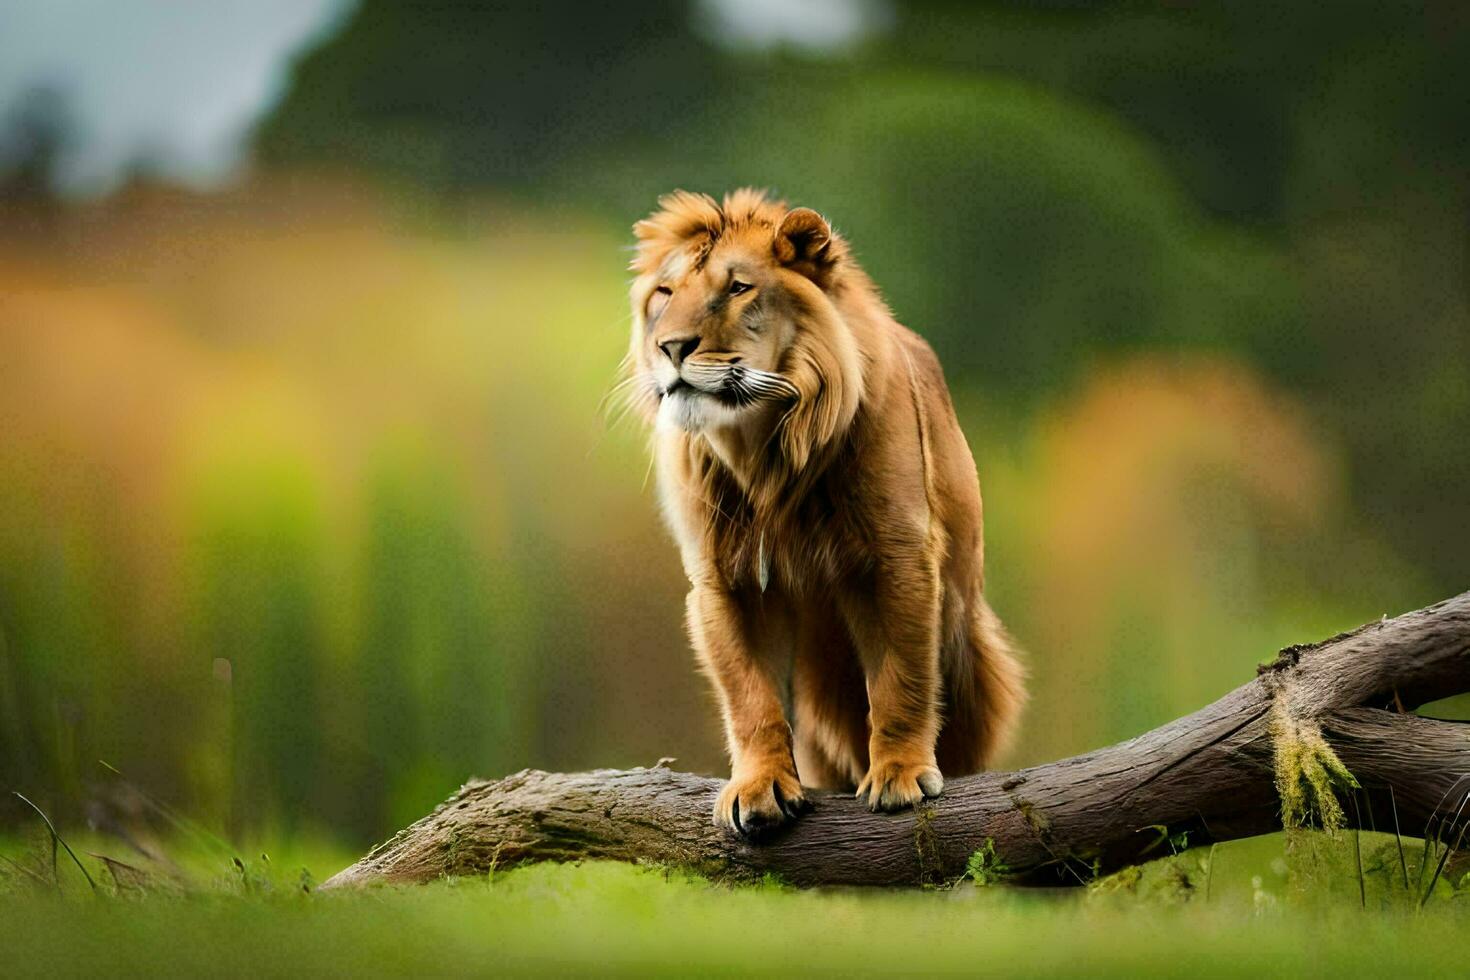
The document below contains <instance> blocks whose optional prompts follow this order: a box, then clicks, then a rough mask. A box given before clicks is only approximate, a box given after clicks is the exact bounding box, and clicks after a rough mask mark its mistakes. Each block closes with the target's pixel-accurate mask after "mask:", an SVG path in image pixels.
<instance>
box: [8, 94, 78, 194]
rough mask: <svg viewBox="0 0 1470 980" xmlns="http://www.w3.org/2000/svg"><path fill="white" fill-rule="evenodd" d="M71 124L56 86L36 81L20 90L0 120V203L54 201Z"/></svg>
mask: <svg viewBox="0 0 1470 980" xmlns="http://www.w3.org/2000/svg"><path fill="white" fill-rule="evenodd" d="M75 125H76V124H75V121H74V120H73V118H72V115H71V110H70V108H69V106H68V103H67V98H66V93H65V91H64V90H63V89H61V88H60V87H58V86H54V85H36V86H33V87H31V88H29V89H26V90H25V92H23V93H22V94H21V96H20V97H19V98H18V99H17V100H16V102H15V104H14V106H13V107H12V108H11V110H10V112H9V113H8V114H7V115H6V117H5V120H4V122H3V123H0V205H5V204H11V205H16V204H19V205H23V206H28V207H31V208H35V207H37V206H40V207H45V206H47V205H51V204H54V203H55V201H56V183H55V179H56V172H57V168H58V167H59V166H60V164H61V160H62V157H63V155H64V154H65V153H66V151H67V149H68V148H69V147H70V146H71V143H72V134H73V132H74V129H75Z"/></svg>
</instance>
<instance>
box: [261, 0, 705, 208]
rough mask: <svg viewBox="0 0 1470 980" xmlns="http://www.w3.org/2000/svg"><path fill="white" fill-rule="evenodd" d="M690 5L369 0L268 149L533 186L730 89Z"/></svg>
mask: <svg viewBox="0 0 1470 980" xmlns="http://www.w3.org/2000/svg"><path fill="white" fill-rule="evenodd" d="M688 6H689V4H688V3H687V0H652V2H647V3H638V4H584V3H574V2H570V0H555V2H547V3H536V4H525V3H510V2H504V0H497V2H489V3H458V2H453V0H434V2H420V3H412V4H405V3H396V2H393V0H367V2H365V3H363V4H362V6H361V7H360V8H359V9H358V11H357V13H356V14H355V16H353V17H352V18H351V20H350V21H349V22H348V23H347V25H346V27H345V28H344V29H343V30H342V31H341V33H339V34H338V35H337V36H335V37H334V38H332V39H330V40H329V41H327V42H326V43H325V44H323V45H322V46H321V47H320V48H318V49H317V50H315V51H313V52H311V53H310V54H308V55H307V56H306V57H305V58H303V59H302V60H301V62H300V63H299V64H298V65H297V66H296V69H295V71H294V73H293V76H292V83H291V87H290V91H289V93H288V95H287V96H286V98H285V100H284V101H283V102H282V103H281V105H280V106H279V107H278V108H277V109H276V111H275V112H274V113H273V114H272V115H271V117H270V118H269V119H268V120H267V121H266V122H265V124H264V125H263V126H262V127H261V129H260V132H259V134H258V137H257V141H256V142H257V148H258V151H259V153H260V156H261V158H262V159H263V160H264V161H265V162H267V163H276V162H298V161H302V160H311V161H325V162H329V163H336V164H341V163H347V164H352V165H356V166H368V167H373V168H377V169H382V170H387V171H389V172H393V173H399V174H404V175H407V176H409V177H412V178H414V179H418V180H423V181H427V182H430V183H432V184H435V185H439V186H444V187H459V186H466V185H474V184H482V183H484V182H486V181H499V182H510V183H520V184H526V183H533V182H537V181H540V180H541V179H542V178H543V177H544V174H545V171H546V168H547V167H548V166H549V165H552V164H554V163H555V162H556V161H558V160H559V159H561V158H564V157H565V156H566V155H567V154H569V153H573V152H579V151H580V150H582V149H583V148H585V147H586V146H587V145H588V144H595V145H598V146H616V145H627V144H634V143H637V142H640V141H647V140H654V139H657V138H659V135H660V133H661V132H662V131H663V129H664V127H665V126H667V125H668V123H669V121H670V120H673V119H677V118H678V117H679V116H680V114H683V113H688V112H695V111H698V110H699V109H700V107H701V106H702V105H703V104H704V102H705V100H707V99H708V98H709V97H711V96H712V95H713V94H714V93H715V92H716V91H718V88H719V73H720V67H721V62H720V59H718V58H717V57H715V54H716V52H714V51H713V50H711V48H710V47H709V45H708V44H707V43H706V42H704V41H702V40H700V39H699V38H698V36H697V35H695V34H694V32H693V31H692V29H691V28H690V23H689V21H690V18H689V13H688Z"/></svg>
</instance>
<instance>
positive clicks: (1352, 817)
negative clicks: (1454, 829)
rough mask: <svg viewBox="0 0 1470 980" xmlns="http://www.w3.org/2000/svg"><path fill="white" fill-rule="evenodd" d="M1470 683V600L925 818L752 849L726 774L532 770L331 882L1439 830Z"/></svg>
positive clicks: (1065, 868) (956, 857)
mask: <svg viewBox="0 0 1470 980" xmlns="http://www.w3.org/2000/svg"><path fill="white" fill-rule="evenodd" d="M1467 691H1470V592H1467V593H1464V594H1462V595H1459V596H1457V597H1455V598H1453V599H1448V600H1446V601H1444V602H1441V603H1439V604H1437V605H1434V606H1430V607H1428V608H1426V609H1421V610H1418V611H1417V612H1411V613H1408V614H1405V615H1403V616H1399V617H1397V618H1395V619H1384V620H1382V621H1380V622H1376V623H1370V624H1368V625H1365V626H1362V627H1360V628H1358V629H1356V630H1354V631H1352V632H1350V633H1344V634H1342V635H1340V636H1336V637H1333V638H1332V639H1330V640H1326V641H1323V642H1321V643H1316V644H1310V645H1303V646H1293V647H1288V648H1287V649H1285V650H1283V651H1281V653H1280V654H1279V656H1278V657H1277V658H1276V660H1275V661H1274V662H1273V663H1271V664H1269V665H1267V666H1264V667H1261V668H1259V672H1258V676H1257V677H1256V678H1255V679H1254V680H1252V681H1250V682H1249V683H1247V684H1244V685H1242V686H1241V687H1239V688H1237V689H1235V690H1234V691H1232V692H1230V693H1229V694H1227V695H1225V696H1224V697H1223V698H1221V699H1220V700H1218V701H1216V702H1215V703H1213V704H1211V705H1209V706H1208V707H1206V708H1203V709H1202V710H1200V711H1196V712H1195V713H1194V714H1191V715H1188V716H1187V717H1184V718H1180V719H1178V720H1176V721H1173V722H1170V723H1169V724H1167V725H1164V726H1162V727H1160V728H1156V729H1154V730H1153V731H1150V732H1148V733H1146V734H1144V735H1140V736H1138V737H1137V738H1134V739H1131V740H1130V741H1127V742H1123V743H1120V744H1118V745H1114V746H1111V747H1109V748H1105V749H1099V750H1097V751H1095V752H1089V753H1086V754H1084V755H1079V756H1075V757H1073V758H1070V759H1063V760H1061V761H1060V762H1053V763H1049V764H1047V765H1041V766H1035V767H1032V768H1030V769H1024V770H1020V771H1018V772H992V773H984V774H981V775H978V776H970V777H964V778H958V779H951V780H949V781H948V782H946V784H945V792H944V795H943V796H942V797H940V798H939V799H937V800H932V801H928V802H926V803H924V804H922V805H921V806H920V807H918V808H916V809H915V810H912V811H908V812H904V813H898V814H888V815H885V814H874V813H870V812H868V810H867V809H866V808H865V807H864V806H863V805H861V804H860V803H858V802H857V801H856V800H855V799H853V798H851V797H850V796H848V795H846V794H817V795H816V797H815V803H816V808H815V810H814V811H813V812H812V813H810V814H808V815H806V816H804V817H802V818H801V819H800V820H799V821H797V822H796V824H795V825H794V826H792V827H790V828H788V829H785V830H783V831H780V832H778V833H777V835H776V836H774V837H773V838H771V839H770V840H768V841H766V842H763V843H751V842H748V841H745V840H743V839H741V838H739V837H737V836H736V835H734V834H733V833H731V832H728V831H725V830H721V829H719V828H717V827H715V826H714V825H713V824H712V822H711V819H710V814H711V810H712V807H713V804H714V799H715V794H716V792H717V791H718V789H719V787H720V785H721V780H718V779H712V778H709V777H705V776H696V775H692V774H689V773H682V772H675V771H673V770H671V769H668V768H664V767H654V768H651V769H629V770H598V771H595V772H586V773H571V774H558V773H545V772H538V771H534V770H526V771H523V772H519V773H516V774H514V775H512V776H507V777H506V778H504V779H499V780H494V781H476V782H471V783H469V784H467V785H465V786H464V787H462V788H461V789H460V790H459V791H458V792H457V793H455V794H454V795H453V796H452V797H450V798H449V799H448V800H447V801H445V802H444V803H443V804H441V805H440V806H439V807H438V808H437V809H436V810H435V811H434V812H433V813H431V814H430V815H429V816H427V817H425V818H424V819H422V820H420V821H419V822H417V823H415V824H413V825H412V826H410V827H408V828H406V829H405V830H403V831H401V832H400V833H398V834H397V835H396V836H395V837H393V838H392V839H391V840H389V841H387V842H385V843H383V844H381V845H379V846H378V847H376V848H374V849H373V851H372V852H371V853H369V854H368V855H367V856H366V857H364V858H363V859H362V860H360V861H358V862H357V863H356V864H354V865H352V866H351V867H349V868H347V869H346V870H344V871H342V872H340V873H339V874H337V875H335V876H334V877H333V878H331V879H330V880H329V881H327V882H326V883H325V885H324V886H323V887H328V888H333V887H342V886H352V885H361V884H367V883H372V882H421V881H427V880H430V879H434V878H438V877H440V876H444V875H466V874H483V873H486V872H487V871H491V870H493V869H497V868H507V867H510V866H512V865H516V864H522V863H527V862H533V861H561V860H572V859H579V858H610V859H617V860H623V861H638V862H653V863H667V864H675V865H684V866H689V867H692V868H695V869H697V870H701V871H704V872H706V873H710V874H713V875H723V876H736V877H751V876H759V875H763V874H765V873H767V872H774V873H776V874H778V875H780V876H781V877H782V878H783V879H784V880H786V881H789V882H792V883H794V884H800V885H912V884H916V883H924V882H934V881H941V880H946V879H952V878H954V877H957V876H959V875H961V874H962V873H963V872H964V870H965V865H966V861H967V860H968V858H969V857H970V855H971V854H973V853H974V852H975V851H976V850H977V849H980V848H981V847H982V846H985V845H986V844H987V842H989V843H990V844H991V845H993V848H994V852H995V854H996V855H997V858H998V860H999V861H1000V862H1002V863H1003V864H1004V865H1005V867H1006V868H1007V869H1008V870H1009V872H1010V873H1011V874H1013V875H1015V876H1017V877H1018V878H1019V879H1020V880H1028V881H1050V882H1054V883H1066V882H1069V881H1071V882H1080V881H1083V880H1086V879H1088V878H1090V877H1091V876H1093V875H1095V874H1098V873H1105V872H1107V871H1110V870H1113V869H1116V868H1119V867H1122V866H1125V865H1128V864H1131V863H1136V862H1138V861H1141V860H1146V859H1148V858H1150V857H1155V856H1158V854H1159V853H1160V852H1159V850H1158V848H1159V846H1160V844H1161V842H1162V841H1164V840H1166V839H1168V838H1170V837H1177V835H1178V834H1180V833H1187V834H1188V841H1189V843H1190V844H1191V845H1194V844H1204V843H1210V842H1216V841H1224V840H1230V839H1234V838H1239V837H1247V836H1254V835H1257V834H1263V833H1269V832H1271V831H1274V830H1279V829H1281V827H1282V824H1283V820H1285V821H1286V822H1288V823H1292V824H1311V825H1326V826H1328V827H1329V828H1332V827H1336V826H1354V825H1359V823H1361V825H1362V826H1365V827H1366V826H1370V825H1371V826H1375V827H1378V828H1384V829H1392V828H1393V827H1394V826H1396V825H1397V826H1399V827H1401V828H1402V830H1403V832H1404V833H1405V834H1406V835H1413V834H1418V833H1422V832H1423V831H1424V829H1425V828H1426V826H1428V825H1429V824H1430V821H1431V818H1435V819H1437V820H1438V826H1439V827H1441V828H1444V827H1445V820H1446V819H1449V818H1451V817H1453V815H1454V813H1455V809H1456V807H1458V806H1459V805H1460V803H1461V801H1462V799H1463V798H1464V797H1465V796H1466V795H1467V794H1470V725H1467V724H1463V723H1457V722H1453V721H1445V720H1437V719H1432V718H1424V717H1420V716H1417V715H1413V714H1409V713H1408V712H1410V711H1412V710H1413V709H1415V708H1417V707H1419V706H1421V705H1423V704H1426V703H1428V702H1431V701H1436V700H1439V699H1442V698H1446V697H1451V696H1453V695H1456V694H1462V693H1465V692H1467ZM1349 794H1351V796H1352V801H1351V803H1350V804H1348V805H1343V803H1342V802H1341V801H1342V800H1346V799H1348V795H1349ZM1466 809H1467V810H1470V808H1466ZM1462 819H1470V814H1464V815H1463V816H1462ZM1395 822H1396V823H1395ZM1445 836H1449V835H1445ZM1451 839H1453V838H1451Z"/></svg>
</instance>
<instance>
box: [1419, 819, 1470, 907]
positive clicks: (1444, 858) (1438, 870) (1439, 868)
mask: <svg viewBox="0 0 1470 980" xmlns="http://www.w3.org/2000/svg"><path fill="white" fill-rule="evenodd" d="M1467 803H1470V792H1467V793H1466V794H1465V798H1464V799H1462V800H1461V801H1460V805H1459V806H1458V807H1456V808H1455V815H1454V817H1453V818H1452V819H1451V820H1450V821H1449V827H1450V832H1451V833H1453V832H1454V829H1455V824H1456V823H1459V822H1460V818H1461V816H1462V815H1463V814H1464V812H1465V805H1466V804H1467ZM1466 830H1470V820H1467V821H1465V822H1464V823H1461V824H1460V835H1459V836H1458V837H1456V838H1455V843H1454V844H1453V846H1452V845H1451V844H1450V842H1449V838H1446V839H1445V842H1444V844H1445V848H1444V853H1443V854H1442V855H1440V858H1439V864H1438V865H1436V866H1435V869H1434V877H1432V878H1430V879H1429V887H1428V888H1426V889H1424V895H1423V897H1422V898H1420V899H1419V907H1420V908H1423V907H1424V906H1425V904H1427V903H1428V901H1429V896H1430V895H1433V894H1434V886H1435V883H1437V882H1438V881H1439V876H1440V875H1442V874H1444V866H1445V865H1446V864H1447V863H1448V862H1449V860H1450V855H1451V854H1453V853H1455V852H1456V851H1458V850H1459V849H1460V845H1462V844H1464V843H1465V831H1466Z"/></svg>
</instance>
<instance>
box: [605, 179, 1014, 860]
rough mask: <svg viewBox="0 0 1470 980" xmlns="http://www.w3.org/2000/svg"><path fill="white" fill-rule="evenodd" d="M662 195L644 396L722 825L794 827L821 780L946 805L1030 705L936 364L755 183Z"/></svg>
mask: <svg viewBox="0 0 1470 980" xmlns="http://www.w3.org/2000/svg"><path fill="white" fill-rule="evenodd" d="M660 205H661V208H660V210H658V211H657V212H655V213H654V214H653V215H652V216H650V217H649V218H647V219H645V220H644V221H640V222H639V223H638V224H637V225H636V226H635V228H634V231H635V234H636V235H637V238H638V249H637V255H636V258H635V259H634V261H633V269H634V271H635V273H636V274H637V278H636V279H635V281H634V283H633V287H632V303H633V313H634V316H633V330H632V338H631V346H630V350H629V356H628V362H627V365H628V368H629V372H630V373H629V379H628V381H627V383H628V384H629V386H630V390H631V391H632V392H633V396H632V397H633V399H634V401H635V403H636V404H637V405H638V406H639V407H640V409H641V410H642V411H643V413H644V414H645V415H646V417H647V418H648V419H649V420H650V421H652V422H656V430H655V436H654V440H655V446H654V453H655V462H656V466H657V472H658V484H659V491H660V496H661V499H662V503H663V508H664V513H665V517H666V519H667V521H668V524H669V526H670V528H671V529H672V530H673V533H674V535H675V537H676V538H677V539H678V543H679V547H680V551H681V554H682V557H683V562H684V568H685V571H686V573H687V575H688V577H689V581H690V585H691V588H690V592H689V599H688V626H689V632H690V636H691V638H692V640H693V643H694V646H695V649H696V651H697V653H698V655H699V658H700V662H701V664H702V666H703V668H704V670H705V671H706V672H707V673H708V674H709V675H710V677H711V679H712V680H713V682H714V688H715V691H716V694H717V696H718V697H719V701H720V704H721V707H722V709H723V713H724V719H725V729H726V736H727V740H728V744H729V750H730V757H731V765H732V773H731V779H730V782H729V784H728V785H727V786H726V787H725V789H724V791H723V792H722V793H721V795H720V798H719V800H718V802H717V804H716V808H715V819H716V821H717V822H720V823H722V824H725V825H728V826H732V827H735V828H736V829H739V830H741V831H742V832H746V833H751V832H755V831H759V830H761V829H763V828H766V827H770V826H774V825H777V824H780V823H782V822H784V821H785V820H787V819H791V818H793V817H795V816H796V815H797V814H798V813H799V812H800V811H801V810H802V809H804V807H805V802H804V797H803V794H802V786H803V785H806V786H817V787H846V788H849V789H851V788H853V787H856V789H857V792H858V794H859V795H860V796H863V797H866V799H867V800H868V802H869V804H870V805H871V806H872V807H874V808H875V809H879V808H881V809H894V808H898V807H903V806H907V805H910V804H913V803H915V802H917V801H918V800H920V799H922V798H923V797H924V796H926V795H928V796H933V795H936V794H937V793H939V791H940V789H941V787H942V785H943V780H942V777H941V775H940V773H941V771H943V772H944V773H947V774H950V775H960V774H965V773H971V772H975V771H977V770H979V769H981V768H983V767H984V766H985V765H986V764H987V763H988V762H989V761H990V760H991V759H992V758H993V756H994V755H995V753H996V752H997V751H998V749H999V748H1000V746H1001V745H1002V744H1003V743H1004V742H1005V740H1006V738H1007V737H1008V736H1009V735H1010V733H1011V732H1012V730H1013V728H1014V725H1015V722H1016V719H1017V716H1018V714H1019V711H1020V707H1021V704H1022V701H1023V699H1024V695H1023V692H1022V674H1021V669H1020V667H1019V665H1018V663H1017V661H1016V659H1015V657H1014V655H1013V652H1012V649H1011V646H1010V643H1009V641H1008V639H1007V637H1006V634H1005V631H1004V629H1003V628H1002V627H1001V624H1000V621H999V620H998V619H997V618H996V616H995V614H994V613H993V612H992V611H991V609H990V607H989V606H988V605H987V604H986V602H985V598H984V596H983V594H982V562H983V552H982V544H981V508H980V493H979V487H978V484H977V481H976V475H975V465H974V462H973V460H972V459H971V456H970V451H969V448H968V446H967V445H966V443H965V439H964V436H963V434H962V433H961V431H960V428H959V423H958V422H957V420H956V419H955V414H954V409H953V407H952V406H951V404H950V400H949V393H948V390H947V388H946V387H945V383H944V377H943V373H942V372H941V370H940V366H939V362H938V360H937V359H936V358H935V356H934V353H933V352H932V351H931V350H930V349H929V347H928V345H927V344H925V343H924V341H923V340H922V339H920V338H919V337H918V336H917V335H915V334H914V333H912V332H910V331H909V330H907V329H905V328H904V327H902V326H901V325H899V324H898V323H897V322H896V321H895V320H894V319H893V317H892V315H891V314H890V313H889V311H888V309H887V307H886V306H885V305H884V304H883V302H882V300H881V299H880V298H879V296H878V293H877V290H876V289H875V288H874V287H873V285H872V283H871V282H870V281H869V279H868V278H867V276H866V275H865V274H864V273H863V271H862V270H861V269H860V268H859V267H858V265H857V263H856V262H855V261H854V260H853V259H852V257H851V255H850V253H849V252H848V248H847V245H846V243H845V242H844V241H843V240H842V239H841V238H840V237H838V236H837V235H835V234H834V233H833V232H832V231H831V229H830V227H829V226H828V225H827V223H826V221H825V220H823V219H822V218H821V217H820V216H819V215H817V214H816V212H814V211H811V210H809V209H806V208H797V209H794V210H792V209H789V208H788V207H787V206H786V205H785V204H784V203H782V202H778V201H772V200H769V199H767V198H766V197H765V196H764V195H763V194H761V193H760V192H757V191H752V190H742V191H737V192H735V193H733V194H731V195H729V196H727V197H726V198H725V200H724V202H723V203H717V202H715V201H714V200H713V199H712V198H709V197H706V196H703V195H695V194H689V193H686V192H676V193H674V194H671V195H668V196H666V197H664V198H663V199H661V201H660ZM788 719H789V720H790V723H789V724H788Z"/></svg>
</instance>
